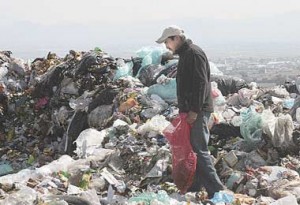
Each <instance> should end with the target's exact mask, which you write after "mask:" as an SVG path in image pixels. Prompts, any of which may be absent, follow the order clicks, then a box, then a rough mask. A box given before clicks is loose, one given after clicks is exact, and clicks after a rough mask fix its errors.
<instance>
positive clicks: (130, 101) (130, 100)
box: [118, 98, 138, 113]
mask: <svg viewBox="0 0 300 205" xmlns="http://www.w3.org/2000/svg"><path fill="white" fill-rule="evenodd" d="M136 105H138V102H137V101H136V100H135V99H134V98H128V99H127V100H126V101H125V102H123V103H121V105H120V106H119V109H118V110H119V112H122V113H124V112H127V111H128V110H129V109H130V108H132V107H134V106H136Z"/></svg>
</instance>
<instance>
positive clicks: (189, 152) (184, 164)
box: [163, 113, 197, 193]
mask: <svg viewBox="0 0 300 205" xmlns="http://www.w3.org/2000/svg"><path fill="white" fill-rule="evenodd" d="M186 117H187V114H186V113H180V114H179V115H178V116H177V117H176V118H175V119H174V120H173V121H172V124H171V125H169V126H168V127H167V128H166V129H165V130H164V131H163V133H164V135H165V137H166V138H167V139H168V141H169V143H170V145H171V150H172V165H173V171H172V177H173V180H174V183H175V184H176V186H177V187H178V189H179V190H180V192H181V193H185V192H186V191H187V189H188V188H189V187H190V186H191V185H192V183H193V178H194V174H195V171H196V165H197V156H196V154H195V153H194V151H193V148H192V146H191V143H190V129H191V127H190V125H189V124H188V123H187V122H186Z"/></svg>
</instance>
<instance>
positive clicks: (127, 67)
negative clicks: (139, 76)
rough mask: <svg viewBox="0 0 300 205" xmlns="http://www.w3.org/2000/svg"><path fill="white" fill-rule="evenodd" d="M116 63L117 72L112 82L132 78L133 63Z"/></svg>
mask: <svg viewBox="0 0 300 205" xmlns="http://www.w3.org/2000/svg"><path fill="white" fill-rule="evenodd" d="M118 62H119V63H118V65H117V71H116V73H115V76H114V79H113V80H114V81H115V80H118V79H119V78H121V77H126V76H132V68H133V62H131V61H130V62H127V63H125V62H124V60H123V61H118Z"/></svg>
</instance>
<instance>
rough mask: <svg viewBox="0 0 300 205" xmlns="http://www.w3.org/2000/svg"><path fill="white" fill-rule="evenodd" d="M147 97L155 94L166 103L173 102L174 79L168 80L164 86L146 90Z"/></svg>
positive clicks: (174, 96)
mask: <svg viewBox="0 0 300 205" xmlns="http://www.w3.org/2000/svg"><path fill="white" fill-rule="evenodd" d="M147 94H148V95H152V94H156V95H158V96H159V97H161V98H162V99H163V100H165V101H167V102H175V101H176V100H177V94H176V79H170V80H169V81H168V82H166V83H165V84H155V85H152V86H150V87H149V89H148V90H147Z"/></svg>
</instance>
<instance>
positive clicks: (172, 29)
mask: <svg viewBox="0 0 300 205" xmlns="http://www.w3.org/2000/svg"><path fill="white" fill-rule="evenodd" d="M183 33H184V31H183V30H182V29H181V28H179V27H178V26H175V25H174V26H169V27H167V28H165V29H164V31H163V33H162V35H161V37H160V38H159V39H157V40H156V43H163V42H165V40H167V38H169V37H171V36H180V35H182V34H183Z"/></svg>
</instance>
